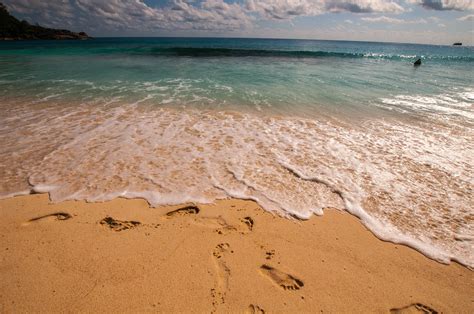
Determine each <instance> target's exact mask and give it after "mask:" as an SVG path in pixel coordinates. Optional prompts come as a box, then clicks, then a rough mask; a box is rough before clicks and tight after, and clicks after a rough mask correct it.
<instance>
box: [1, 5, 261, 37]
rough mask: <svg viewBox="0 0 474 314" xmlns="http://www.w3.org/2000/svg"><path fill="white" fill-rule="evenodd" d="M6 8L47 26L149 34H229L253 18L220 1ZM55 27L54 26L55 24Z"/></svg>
mask: <svg viewBox="0 0 474 314" xmlns="http://www.w3.org/2000/svg"><path fill="white" fill-rule="evenodd" d="M4 2H5V4H6V5H7V7H8V8H9V9H10V10H11V11H12V12H14V13H19V14H21V15H23V16H24V17H25V18H28V19H29V20H35V21H38V22H40V23H42V24H44V25H46V26H48V25H51V24H52V23H51V19H50V17H51V16H55V17H56V18H57V20H58V21H57V22H58V23H60V22H61V20H62V22H63V24H70V21H71V20H74V21H75V24H76V26H77V27H87V28H89V29H94V28H106V29H113V30H121V29H129V30H133V29H136V30H139V31H147V30H148V31H153V30H157V29H172V30H211V31H232V30H238V29H245V28H248V27H251V26H252V24H253V20H254V17H252V16H251V15H249V14H247V12H246V10H245V9H244V8H243V7H242V6H241V5H239V4H237V3H233V4H229V3H226V2H224V0H204V1H201V2H199V3H195V1H193V0H171V1H170V2H169V3H168V5H167V6H165V7H163V8H155V7H151V6H148V5H147V4H146V3H145V2H143V1H142V0H107V1H104V0H50V1H42V0H4ZM56 24H57V23H56Z"/></svg>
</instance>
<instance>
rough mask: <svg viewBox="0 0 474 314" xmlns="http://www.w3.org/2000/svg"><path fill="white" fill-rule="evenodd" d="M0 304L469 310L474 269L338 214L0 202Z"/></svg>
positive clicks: (243, 205)
mask: <svg viewBox="0 0 474 314" xmlns="http://www.w3.org/2000/svg"><path fill="white" fill-rule="evenodd" d="M0 215H1V216H0V224H1V228H0V238H1V241H0V243H1V248H0V258H1V261H2V262H1V278H2V280H1V281H0V285H1V286H0V311H1V312H2V313H12V312H78V311H81V312H147V311H153V312H196V313H202V312H206V313H209V312H239V313H278V312H287V313H289V312H292V313H298V312H299V313H301V312H312V313H324V312H326V313H327V312H329V313H341V312H351V313H354V312H361V313H362V312H365V313H367V312H378V313H390V312H391V311H392V312H397V311H401V312H400V313H434V312H443V313H473V312H474V297H473V295H474V281H473V279H474V276H473V273H472V271H471V270H469V269H468V268H466V267H463V266H461V265H459V264H457V263H454V262H453V263H451V264H450V265H443V264H440V263H438V262H435V261H433V260H430V259H428V258H426V257H425V256H423V255H422V254H420V253H418V252H417V251H415V250H413V249H411V248H408V247H405V246H401V245H395V244H392V243H388V242H383V241H380V240H379V239H377V238H376V237H375V236H374V235H373V234H372V233H371V232H369V231H368V230H366V229H365V228H364V227H363V225H362V224H361V223H360V222H359V221H358V220H357V218H355V217H353V216H351V215H350V214H348V213H346V212H344V211H339V210H335V209H326V210H325V214H324V216H321V217H317V216H314V218H311V219H309V220H305V221H300V220H293V221H291V220H288V219H285V218H281V217H278V216H275V215H272V214H271V213H269V212H266V211H264V210H262V209H261V208H260V207H259V206H258V205H257V204H255V203H254V202H251V201H243V200H235V199H230V200H222V201H218V202H216V203H215V204H211V205H194V204H184V205H182V206H169V207H159V208H152V207H149V206H148V204H147V202H145V201H144V200H126V199H115V200H113V201H109V202H104V203H86V202H82V201H81V202H80V201H68V202H62V203H58V204H51V203H50V202H49V199H48V196H47V195H46V194H37V195H28V196H19V197H14V198H9V199H4V200H0Z"/></svg>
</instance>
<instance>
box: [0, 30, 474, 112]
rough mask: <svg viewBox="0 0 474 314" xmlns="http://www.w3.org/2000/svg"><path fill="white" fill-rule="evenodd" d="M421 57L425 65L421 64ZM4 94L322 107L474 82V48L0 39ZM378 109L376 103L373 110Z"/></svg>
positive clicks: (363, 104)
mask: <svg viewBox="0 0 474 314" xmlns="http://www.w3.org/2000/svg"><path fill="white" fill-rule="evenodd" d="M417 57H421V58H422V60H423V63H424V64H423V66H422V67H419V68H414V67H413V65H412V63H413V62H414V61H415V60H416V58H417ZM0 62H1V70H2V71H1V74H0V80H1V81H0V84H1V85H0V86H1V90H2V92H1V96H3V97H17V96H19V95H25V89H28V93H26V95H25V96H27V97H29V96H31V95H32V94H34V95H37V97H43V98H44V97H48V96H49V97H50V98H48V99H50V100H55V101H56V100H57V101H60V100H62V99H67V100H71V99H74V100H77V99H83V98H87V97H90V96H91V94H93V95H94V97H105V98H114V97H122V98H124V99H127V101H139V100H142V99H144V98H147V101H148V102H149V103H153V104H155V105H159V104H167V105H171V106H183V105H187V106H197V107H206V106H209V107H211V108H216V107H219V108H222V107H232V108H239V109H242V108H245V109H250V110H275V111H278V112H283V113H293V112H296V113H297V112H301V111H303V112H304V114H318V113H319V112H320V111H321V110H332V111H340V110H343V111H344V110H347V111H350V112H359V111H360V110H362V111H364V114H370V113H371V112H374V108H373V106H371V105H372V104H373V103H374V102H375V101H376V100H377V99H378V98H380V97H385V96H390V95H398V94H409V95H413V94H420V95H434V94H441V93H446V92H450V91H453V88H468V87H472V86H473V85H474V75H473V74H472V73H473V72H474V71H473V70H474V50H473V48H471V47H449V46H428V45H411V44H382V43H365V42H344V41H306V40H255V39H159V38H158V39H157V38H144V39H136V38H121V39H116V38H104V39H94V40H90V41H67V42H56V41H49V42H15V43H0ZM368 108H369V109H368Z"/></svg>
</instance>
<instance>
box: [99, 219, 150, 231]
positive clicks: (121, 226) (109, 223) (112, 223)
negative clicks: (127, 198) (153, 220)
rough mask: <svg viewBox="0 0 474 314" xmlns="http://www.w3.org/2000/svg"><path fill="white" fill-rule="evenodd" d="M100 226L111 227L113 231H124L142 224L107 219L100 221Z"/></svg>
mask: <svg viewBox="0 0 474 314" xmlns="http://www.w3.org/2000/svg"><path fill="white" fill-rule="evenodd" d="M100 224H101V225H103V226H106V227H109V228H110V229H112V230H113V231H117V232H118V231H123V230H128V229H132V228H135V227H137V226H138V225H140V224H141V223H140V222H138V221H122V220H115V219H114V218H112V217H105V218H104V219H102V220H101V221H100Z"/></svg>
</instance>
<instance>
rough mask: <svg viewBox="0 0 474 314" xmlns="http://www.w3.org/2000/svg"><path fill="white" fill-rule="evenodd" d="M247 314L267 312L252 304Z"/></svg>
mask: <svg viewBox="0 0 474 314" xmlns="http://www.w3.org/2000/svg"><path fill="white" fill-rule="evenodd" d="M245 313H246V314H265V311H264V310H263V309H262V308H261V307H259V306H258V305H254V304H250V305H249V307H248V308H247V310H246V311H245Z"/></svg>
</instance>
